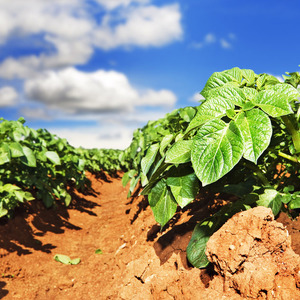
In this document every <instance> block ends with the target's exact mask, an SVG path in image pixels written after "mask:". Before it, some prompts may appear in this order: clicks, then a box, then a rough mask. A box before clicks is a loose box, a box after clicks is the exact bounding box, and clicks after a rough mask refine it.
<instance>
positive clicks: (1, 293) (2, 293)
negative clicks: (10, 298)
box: [0, 281, 8, 299]
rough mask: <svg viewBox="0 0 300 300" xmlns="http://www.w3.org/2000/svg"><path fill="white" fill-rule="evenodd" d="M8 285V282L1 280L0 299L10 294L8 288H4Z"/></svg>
mask: <svg viewBox="0 0 300 300" xmlns="http://www.w3.org/2000/svg"><path fill="white" fill-rule="evenodd" d="M5 286H6V283H5V282H3V281H0V299H2V298H4V297H5V296H6V295H7V294H8V290H5V289H3V288H4V287H5Z"/></svg>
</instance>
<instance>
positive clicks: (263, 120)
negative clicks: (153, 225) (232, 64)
mask: <svg viewBox="0 0 300 300" xmlns="http://www.w3.org/2000/svg"><path fill="white" fill-rule="evenodd" d="M299 83H300V75H299V73H298V72H293V73H287V75H284V82H281V81H279V80H278V79H277V78H276V77H274V76H272V75H269V74H265V73H264V74H255V73H254V71H252V70H249V69H239V68H233V69H230V70H226V71H223V72H215V73H213V74H212V75H211V77H210V78H209V79H208V81H207V83H206V85H205V87H204V89H203V90H202V91H201V95H202V96H203V97H204V100H203V101H202V102H201V104H200V105H199V106H196V107H186V108H183V109H179V110H175V111H174V112H172V113H170V114H168V115H166V117H165V118H163V119H160V120H157V121H154V122H149V123H148V124H147V125H146V126H145V127H144V128H142V129H138V130H136V131H135V133H134V137H133V141H132V143H131V145H130V147H129V148H128V149H126V153H127V155H129V156H130V155H131V157H132V159H134V162H133V163H132V164H131V166H132V169H131V170H129V171H128V172H127V173H125V175H124V176H123V184H124V185H126V184H127V183H128V182H129V181H131V182H130V191H129V196H130V194H131V193H132V192H133V191H134V189H135V187H136V186H137V184H138V183H139V182H140V183H141V186H142V188H143V190H142V194H143V195H147V196H148V200H149V204H150V207H151V209H152V211H153V214H154V217H155V220H156V221H157V222H158V223H159V224H160V225H161V227H164V226H165V225H166V224H167V222H168V221H169V220H170V219H171V218H172V217H173V216H174V214H175V213H176V211H177V209H178V206H179V207H180V208H184V207H185V206H186V205H188V204H189V203H191V202H192V201H193V200H194V199H195V197H196V195H197V193H198V192H199V191H200V190H205V189H209V190H210V191H212V192H215V193H220V192H223V193H226V194H232V195H235V196H236V199H237V200H236V201H234V202H231V203H229V204H228V205H226V206H224V207H223V208H221V209H220V210H219V211H218V212H217V213H216V214H214V215H213V216H212V217H210V218H208V219H206V220H203V221H202V222H201V223H199V224H197V226H196V227H195V229H194V233H193V235H192V238H191V241H190V243H189V245H188V248H187V256H188V259H189V261H190V262H191V263H192V264H193V265H194V266H195V267H199V268H201V267H205V266H207V264H208V260H207V258H206V256H205V248H206V243H207V241H208V239H209V237H210V236H211V235H212V234H213V233H214V232H215V231H216V230H217V229H219V228H220V227H221V226H222V225H223V224H224V223H225V222H226V220H227V219H228V218H230V217H231V216H232V215H233V214H235V213H236V212H238V211H241V210H247V209H249V208H251V207H254V206H258V205H262V206H266V207H270V208H271V209H272V210H273V213H274V215H277V214H278V213H279V212H280V211H286V212H288V213H293V211H295V210H296V209H298V208H300V185H299V172H298V170H299V162H300V132H299V118H300V106H299V97H300V93H299V89H298V85H299Z"/></svg>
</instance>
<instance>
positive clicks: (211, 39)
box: [204, 33, 216, 44]
mask: <svg viewBox="0 0 300 300" xmlns="http://www.w3.org/2000/svg"><path fill="white" fill-rule="evenodd" d="M204 41H205V43H207V44H212V43H215V42H216V36H215V35H214V34H212V33H208V34H207V35H206V36H205V37H204Z"/></svg>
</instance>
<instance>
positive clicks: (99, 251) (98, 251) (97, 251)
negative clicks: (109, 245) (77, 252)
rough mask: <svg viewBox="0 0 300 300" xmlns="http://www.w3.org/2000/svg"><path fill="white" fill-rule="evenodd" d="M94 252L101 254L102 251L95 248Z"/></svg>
mask: <svg viewBox="0 0 300 300" xmlns="http://www.w3.org/2000/svg"><path fill="white" fill-rule="evenodd" d="M95 254H103V252H102V250H101V249H96V250H95Z"/></svg>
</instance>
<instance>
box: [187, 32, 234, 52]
mask: <svg viewBox="0 0 300 300" xmlns="http://www.w3.org/2000/svg"><path fill="white" fill-rule="evenodd" d="M228 38H229V39H230V40H232V41H233V40H235V39H236V36H235V34H234V33H229V34H228ZM217 42H219V44H220V45H221V47H222V48H224V49H229V48H231V47H232V44H231V43H230V42H229V41H228V39H225V38H218V37H217V36H216V35H215V34H213V33H208V34H206V35H205V36H204V38H203V40H202V41H200V42H193V43H192V44H191V47H192V48H194V49H201V48H203V47H206V46H209V45H212V44H216V43H217Z"/></svg>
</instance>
